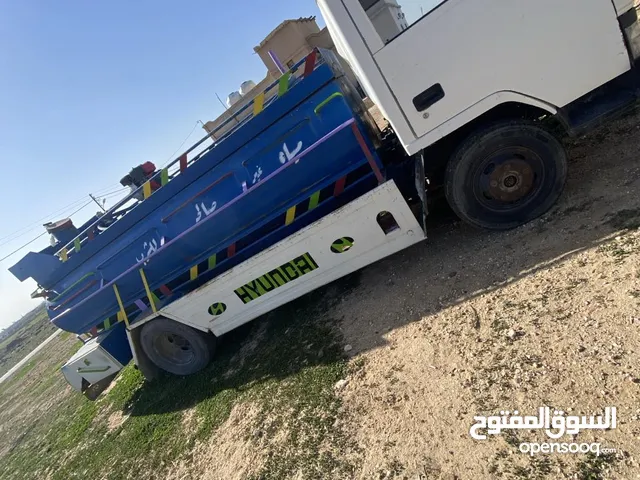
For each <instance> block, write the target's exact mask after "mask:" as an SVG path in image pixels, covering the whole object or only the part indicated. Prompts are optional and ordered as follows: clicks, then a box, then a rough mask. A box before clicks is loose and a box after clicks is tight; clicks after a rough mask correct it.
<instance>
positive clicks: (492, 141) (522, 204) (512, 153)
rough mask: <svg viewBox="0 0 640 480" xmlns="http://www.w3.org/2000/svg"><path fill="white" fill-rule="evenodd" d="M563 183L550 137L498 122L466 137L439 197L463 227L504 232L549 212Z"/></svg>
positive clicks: (561, 160) (563, 161)
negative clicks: (445, 199)
mask: <svg viewBox="0 0 640 480" xmlns="http://www.w3.org/2000/svg"><path fill="white" fill-rule="evenodd" d="M566 178H567V155H566V152H565V150H564V147H563V146H562V144H561V143H560V142H559V141H558V139H557V138H556V137H554V136H553V135H552V134H551V133H549V132H548V131H546V130H544V129H543V128H541V127H540V126H538V125H535V124H533V123H531V122H527V121H511V122H500V123H496V124H493V125H491V126H488V127H486V128H484V129H482V130H478V131H476V132H474V133H472V134H471V135H470V136H469V137H467V139H466V140H464V142H462V144H461V145H460V146H459V147H458V149H457V150H456V151H455V152H454V154H453V156H452V157H451V159H450V160H449V163H448V164H447V172H446V176H445V195H446V197H447V201H448V202H449V205H450V206H451V208H452V209H453V211H454V212H455V213H456V214H457V215H458V217H460V218H461V219H462V220H464V221H465V222H467V223H469V224H471V225H473V226H475V227H480V228H487V229H492V230H507V229H510V228H514V227H517V226H519V225H522V224H523V223H526V222H529V221H531V220H533V219H534V218H537V217H539V216H540V215H542V214H543V213H545V212H546V211H547V210H549V208H551V206H552V205H553V204H554V203H555V202H556V200H558V197H559V196H560V194H561V193H562V189H563V188H564V184H565V181H566Z"/></svg>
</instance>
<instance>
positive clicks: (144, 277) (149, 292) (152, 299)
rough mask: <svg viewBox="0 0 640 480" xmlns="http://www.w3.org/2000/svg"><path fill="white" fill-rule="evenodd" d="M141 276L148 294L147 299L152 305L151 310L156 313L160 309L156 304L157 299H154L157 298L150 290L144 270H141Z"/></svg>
mask: <svg viewBox="0 0 640 480" xmlns="http://www.w3.org/2000/svg"><path fill="white" fill-rule="evenodd" d="M140 276H141V277H142V284H143V285H144V290H145V292H147V298H148V299H149V303H150V304H151V310H153V313H156V312H157V311H158V309H157V308H156V302H155V299H154V298H153V297H155V295H153V294H152V293H151V290H150V289H149V282H147V276H146V275H145V274H144V270H142V269H140Z"/></svg>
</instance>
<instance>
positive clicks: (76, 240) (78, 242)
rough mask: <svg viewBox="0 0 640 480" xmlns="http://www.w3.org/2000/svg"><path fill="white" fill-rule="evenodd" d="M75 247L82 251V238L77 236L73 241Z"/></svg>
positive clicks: (77, 250)
mask: <svg viewBox="0 0 640 480" xmlns="http://www.w3.org/2000/svg"><path fill="white" fill-rule="evenodd" d="M73 248H75V250H76V252H79V251H80V238H76V239H75V240H74V241H73Z"/></svg>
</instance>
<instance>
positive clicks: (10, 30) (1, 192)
mask: <svg viewBox="0 0 640 480" xmlns="http://www.w3.org/2000/svg"><path fill="white" fill-rule="evenodd" d="M407 1H408V2H409V3H408V4H407V7H406V8H405V13H406V14H407V17H410V16H415V12H413V10H416V11H417V9H419V6H418V5H417V4H419V3H433V0H431V2H429V1H426V2H421V1H418V2H416V1H415V0H407ZM400 3H403V2H400ZM310 15H316V16H317V22H318V25H319V26H320V27H321V28H322V27H323V26H324V21H323V20H322V17H321V16H320V13H319V11H318V9H317V7H316V4H315V2H314V0H268V1H266V0H244V1H243V0H240V1H221V0H183V1H174V0H155V1H150V0H137V1H131V0H109V1H108V2H106V1H103V2H95V1H86V0H60V1H55V2H54V1H51V0H19V1H16V0H0V165H1V167H2V173H3V183H2V186H1V187H0V258H3V257H4V256H6V255H8V254H10V253H11V252H13V251H14V250H16V249H18V248H19V247H21V246H22V245H24V244H25V243H27V242H28V241H30V240H32V239H33V238H35V237H36V236H37V235H39V234H40V233H42V232H43V231H44V229H43V227H42V224H43V223H45V222H47V221H55V220H59V219H61V218H65V217H66V216H68V215H69V214H70V213H72V212H74V211H76V210H78V209H79V208H80V207H83V206H84V204H86V203H87V202H90V199H89V194H90V193H93V194H95V195H97V196H105V195H106V196H107V197H108V198H107V201H108V202H114V201H115V200H117V198H118V195H121V193H119V192H117V191H118V189H120V188H122V187H121V186H120V184H119V183H118V182H119V179H120V178H122V176H124V175H125V174H126V173H128V171H129V170H130V169H131V168H132V167H133V166H135V165H138V164H140V163H143V162H145V161H152V162H154V163H155V164H156V165H157V166H161V165H164V164H165V163H166V162H167V161H168V160H169V159H171V157H172V156H173V157H175V156H177V154H179V153H181V151H184V150H185V149H186V148H188V147H189V146H190V145H191V144H193V143H195V142H196V141H197V140H198V139H199V138H201V137H202V136H204V130H202V129H201V127H200V126H199V125H198V126H197V127H196V128H195V129H194V127H195V126H196V125H197V122H198V121H199V120H200V121H202V122H207V121H208V120H213V119H214V118H216V117H217V116H218V115H220V113H222V111H223V107H222V106H221V105H220V103H219V102H218V100H217V99H216V93H217V94H218V95H219V96H220V97H221V98H222V99H223V100H224V99H225V98H226V96H227V94H228V93H229V92H232V91H234V90H237V89H238V88H239V85H240V83H241V82H242V81H244V80H249V79H251V80H254V81H255V82H256V83H257V82H259V81H260V80H261V79H262V78H264V75H265V73H266V68H265V67H264V65H263V64H262V62H261V60H260V59H259V57H258V56H257V55H256V54H254V52H253V47H254V46H255V45H257V44H258V43H260V41H261V40H262V39H263V38H264V37H265V36H266V35H267V34H268V33H269V32H270V31H271V30H272V29H273V28H275V27H276V26H277V25H278V24H279V23H280V22H282V21H283V20H285V19H288V18H298V17H302V16H310ZM190 133H191V135H190ZM185 140H186V142H185ZM183 142H184V146H183V147H181V144H183ZM111 204H113V203H111ZM108 205H109V203H107V206H108ZM97 210H98V206H97V205H95V204H89V205H87V206H85V207H84V208H82V210H80V211H79V212H78V213H77V214H75V215H74V216H73V217H72V218H73V220H74V223H75V224H76V225H80V224H82V222H83V221H85V220H86V219H88V218H89V217H91V216H92V215H93V214H94V213H95V212H96V211H97ZM48 241H49V239H48V235H44V236H43V237H41V238H40V239H38V240H36V241H35V242H34V243H32V244H30V245H29V246H27V247H26V248H22V249H20V250H19V251H18V252H17V253H16V254H15V255H13V256H11V257H9V258H8V259H6V260H4V261H1V262H0V330H1V329H3V328H5V327H7V326H8V325H9V324H11V323H12V322H14V321H16V320H18V319H19V318H20V316H21V315H23V314H25V313H27V312H28V311H29V310H31V309H32V308H34V307H35V306H37V304H38V303H39V301H36V300H31V299H30V293H31V292H32V291H34V290H35V288H36V285H35V283H34V282H33V281H31V280H28V281H26V282H24V283H20V282H19V281H18V280H16V279H15V278H14V277H13V275H11V274H10V273H9V272H8V271H7V269H8V268H9V267H10V266H12V265H13V264H15V263H16V262H17V261H19V260H20V258H22V256H24V255H25V254H26V253H27V252H28V251H38V250H41V249H42V248H44V247H46V246H47V245H48Z"/></svg>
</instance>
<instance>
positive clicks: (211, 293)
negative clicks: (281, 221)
mask: <svg viewBox="0 0 640 480" xmlns="http://www.w3.org/2000/svg"><path fill="white" fill-rule="evenodd" d="M385 211H386V212H390V213H391V214H392V215H393V217H394V218H395V221H396V223H397V225H398V228H396V229H395V230H393V231H391V232H388V233H386V234H385V232H384V231H383V229H382V227H381V226H380V225H379V224H378V222H377V220H376V217H377V215H378V214H379V213H380V212H385ZM344 237H349V238H351V239H353V245H352V246H351V247H350V248H349V249H347V250H345V251H344V252H342V253H336V252H333V251H332V250H331V247H332V244H333V243H334V242H335V241H336V240H338V239H341V238H344ZM424 238H425V233H424V231H423V230H422V228H421V226H420V224H419V223H418V221H417V220H416V218H415V216H414V215H413V213H412V212H411V210H410V209H409V206H408V205H407V203H406V201H405V200H404V198H403V197H402V194H401V193H400V191H399V190H398V188H397V187H396V185H395V183H394V182H393V181H388V182H386V183H384V184H382V185H380V186H378V187H376V188H375V189H374V190H372V191H370V192H368V193H366V194H365V195H363V196H361V197H359V198H357V199H355V200H353V201H352V202H350V203H349V204H347V205H345V206H344V207H342V208H340V209H338V210H336V211H335V212H333V213H331V214H329V215H327V216H325V217H323V218H321V219H320V220H318V221H316V222H314V223H313V224H311V225H309V226H308V227H305V228H304V229H302V230H300V231H299V232H297V233H295V234H293V235H291V236H290V237H287V238H285V239H284V240H282V241H280V242H279V243H277V244H275V245H273V246H272V247H270V248H269V249H267V250H265V251H263V252H261V253H259V254H257V255H255V256H254V257H251V258H250V259H248V260H246V261H244V262H243V263H241V264H240V265H237V266H235V267H234V268H232V269H231V270H229V271H227V272H225V273H223V274H222V275H220V276H219V277H216V278H214V279H213V280H211V281H210V282H208V283H206V284H205V285H203V286H202V287H200V288H199V289H197V290H195V291H193V292H191V293H189V294H187V295H185V296H184V297H183V298H181V299H178V300H176V301H175V302H173V303H171V304H170V305H168V306H166V307H164V308H163V309H161V310H160V311H159V312H158V314H157V315H162V316H165V317H167V318H171V319H173V320H176V321H179V322H181V323H184V324H186V325H190V326H194V327H196V328H199V329H201V330H210V331H212V332H213V333H214V334H215V335H222V334H224V333H226V332H229V331H230V330H233V329H234V328H237V327H239V326H240V325H242V324H244V323H246V322H248V321H250V320H253V319H255V318H256V317H258V316H260V315H262V314H264V313H267V312H269V311H271V310H273V309H275V308H277V307H279V306H280V305H283V304H285V303H287V302H290V301H291V300H294V299H295V298H298V297H300V296H302V295H304V294H305V293H308V292H310V291H312V290H315V289H316V288H318V287H320V286H322V285H325V284H327V283H329V282H332V281H333V280H336V279H338V278H340V277H343V276H344V275H347V274H349V273H351V272H354V271H356V270H358V269H360V268H362V267H364V266H366V265H368V264H370V263H372V262H375V261H377V260H380V259H381V258H384V257H387V256H389V255H391V254H393V253H395V252H397V251H399V250H402V249H404V248H406V247H409V246H410V245H413V244H414V243H417V242H419V241H421V240H423V239H424ZM305 254H306V255H309V256H310V257H311V258H312V262H315V264H316V265H317V266H316V268H313V269H310V268H306V270H307V271H306V272H305V273H301V272H302V271H304V268H302V269H301V270H300V272H297V273H295V276H296V277H297V278H295V279H291V280H289V281H287V282H286V283H282V282H280V283H282V284H281V285H280V286H277V287H275V288H273V289H271V287H273V286H274V285H276V282H275V281H274V279H275V278H276V276H278V273H277V272H276V274H275V275H274V276H272V277H271V280H269V279H267V280H266V285H267V288H270V289H269V291H265V288H264V287H262V290H261V291H262V294H261V295H260V296H258V297H257V298H254V299H251V300H249V301H248V302H247V303H244V302H243V300H241V297H240V295H239V294H237V293H236V290H237V289H239V287H243V286H244V285H246V284H250V283H251V282H254V281H256V279H259V278H261V277H263V276H264V275H265V274H267V273H268V272H273V271H274V270H277V269H278V268H279V267H280V268H281V269H282V268H283V267H284V266H285V265H287V264H288V263H290V262H291V261H292V260H294V259H297V258H300V257H301V256H304V255H305ZM300 262H302V264H304V263H305V262H306V260H304V259H302V260H300ZM291 272H292V273H294V272H293V270H291ZM263 281H264V279H263ZM269 282H274V283H271V287H269ZM253 285H257V284H256V283H255V282H254V284H253ZM254 288H257V289H258V290H259V289H260V288H261V287H259V286H258V287H254ZM244 293H247V292H244ZM245 298H248V297H246V296H245ZM222 304H224V310H223V311H221V312H220V313H219V314H218V315H214V314H212V313H211V311H210V307H212V306H214V305H215V306H216V308H218V307H219V306H220V305H222ZM220 310H222V308H220ZM157 315H150V316H149V317H146V318H145V319H144V321H141V322H134V323H133V324H132V325H131V328H137V327H139V326H140V325H142V324H144V323H146V322H147V321H149V320H151V319H153V318H155V317H156V316H157ZM134 350H135V349H134Z"/></svg>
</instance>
